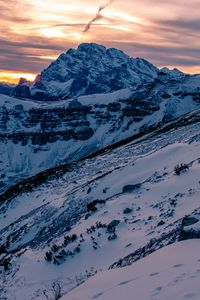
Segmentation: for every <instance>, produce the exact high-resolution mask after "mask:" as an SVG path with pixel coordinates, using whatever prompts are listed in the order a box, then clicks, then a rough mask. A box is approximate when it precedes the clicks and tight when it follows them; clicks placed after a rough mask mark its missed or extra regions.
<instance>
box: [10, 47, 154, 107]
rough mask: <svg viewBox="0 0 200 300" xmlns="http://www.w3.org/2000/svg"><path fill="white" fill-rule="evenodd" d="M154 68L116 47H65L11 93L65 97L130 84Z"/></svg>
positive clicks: (150, 78)
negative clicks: (30, 82)
mask: <svg viewBox="0 0 200 300" xmlns="http://www.w3.org/2000/svg"><path fill="white" fill-rule="evenodd" d="M157 73H158V69H157V68H156V67H155V66H153V65H152V64H150V63H149V62H147V61H146V60H144V59H141V58H130V57H129V56H128V55H126V54H125V53H123V52H122V51H120V50H117V49H114V48H111V49H106V48H105V47H104V46H101V45H97V44H94V43H91V44H81V45H80V46H79V47H78V49H77V50H74V49H69V50H68V51H67V52H66V53H63V54H61V55H60V56H59V57H58V59H57V60H56V61H54V62H53V63H51V64H50V66H49V67H48V68H47V69H45V70H44V71H42V73H41V75H39V76H37V78H36V80H35V82H34V84H32V85H30V86H28V85H26V83H25V84H23V83H22V84H20V85H19V86H18V87H17V88H16V89H15V91H14V95H15V96H20V97H28V98H32V99H36V100H42V101H45V100H56V99H59V98H62V99H67V98H72V97H77V96H80V95H90V94H96V93H109V92H113V91H117V90H120V89H123V88H131V87H134V86H137V85H140V84H142V83H145V82H153V81H154V79H155V78H157Z"/></svg>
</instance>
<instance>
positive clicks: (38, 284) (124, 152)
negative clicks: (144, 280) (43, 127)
mask: <svg viewBox="0 0 200 300" xmlns="http://www.w3.org/2000/svg"><path fill="white" fill-rule="evenodd" d="M193 116H194V119H193V120H194V122H189V119H188V125H187V122H186V123H185V125H184V126H182V127H180V128H178V129H176V123H174V126H172V128H171V130H168V131H167V132H165V131H164V133H160V134H156V133H155V135H152V136H151V135H150V136H149V137H148V136H147V137H146V139H144V140H143V141H141V142H140V143H129V144H127V145H125V146H122V147H120V148H117V149H115V150H113V151H109V152H107V153H105V154H103V155H101V156H98V157H95V158H93V159H88V160H86V161H82V162H79V163H77V164H76V165H75V166H74V168H73V169H72V170H71V171H69V172H67V173H65V174H63V175H62V176H60V177H57V178H55V179H52V180H51V181H48V182H46V183H45V184H43V185H41V186H39V187H37V188H35V189H34V190H33V191H32V192H29V193H23V194H21V195H19V196H17V197H15V198H13V199H9V200H7V201H5V202H4V203H2V204H1V206H0V228H1V230H0V238H1V240H0V244H1V245H4V246H5V248H6V250H4V253H2V254H1V259H3V261H4V268H5V260H6V259H8V262H9V264H8V270H5V269H3V266H1V284H2V286H1V289H0V291H1V298H3V299H4V298H5V299H8V300H11V299H16V300H27V299H32V300H33V299H41V300H45V299H47V297H48V298H49V299H55V296H56V295H58V294H61V295H64V294H65V293H68V292H70V290H71V289H73V288H75V287H76V286H77V285H79V284H80V283H83V282H84V281H86V280H87V279H88V278H89V277H90V276H91V275H93V274H95V273H99V272H101V271H103V272H104V271H106V270H107V269H108V268H109V267H111V268H118V267H120V266H127V265H129V264H133V267H131V268H134V265H135V263H134V261H136V260H137V259H140V258H142V257H143V256H144V255H147V254H148V253H151V252H152V251H154V250H157V249H159V248H160V247H164V246H166V245H168V244H170V243H174V242H177V241H178V240H179V238H180V236H181V235H182V231H183V229H184V228H183V227H184V226H186V225H190V226H191V225H192V224H193V223H196V224H197V223H198V222H199V220H200V203H199V196H200V184H199V180H200V177H199V176H200V163H199V158H200V156H199V147H200V135H199V129H200V123H199V111H198V112H196V113H193ZM183 120H184V118H183ZM180 122H181V120H180ZM181 163H184V164H187V165H188V169H186V170H185V171H184V172H182V173H181V174H180V175H179V176H178V175H176V174H175V173H174V167H175V166H176V165H177V164H181ZM95 199H99V200H104V201H105V203H103V202H102V201H101V202H102V203H101V204H98V205H97V210H96V211H90V212H87V204H88V203H90V202H91V201H93V200H95ZM186 215H187V216H190V219H188V220H187V222H186V221H184V222H183V219H184V218H185V216H186ZM191 220H192V222H191ZM194 220H195V221H194ZM111 222H112V223H111ZM110 223H111V224H114V225H112V226H111V224H110ZM187 223H188V224H187ZM113 226H114V229H113ZM194 226H196V227H197V225H195V224H194ZM196 227H195V228H196ZM186 229H187V227H186ZM195 230H197V229H195ZM72 234H76V236H75V238H72V237H71V236H72ZM55 245H56V246H55ZM181 245H182V246H181ZM184 245H185V246H184ZM194 246H195V247H196V248H197V249H198V250H197V251H198V252H196V250H194V253H193V252H192V251H190V252H189V254H190V256H191V260H190V262H189V259H188V258H187V257H186V258H187V260H186V261H185V262H184V263H183V258H184V255H186V252H183V256H182V257H181V256H180V260H179V259H176V256H174V257H172V256H171V254H170V256H169V260H168V261H169V266H167V268H165V266H166V264H167V263H166V264H165V265H164V267H162V265H158V266H157V265H155V269H153V268H152V267H151V264H152V263H151V261H152V260H151V257H153V261H154V260H155V259H157V257H162V256H163V257H165V258H166V255H165V253H166V252H167V251H169V252H170V251H171V252H173V251H172V249H174V251H178V252H180V251H181V249H182V248H184V247H186V249H187V250H188V251H189V249H191V248H193V247H194ZM173 247H174V248H173ZM181 247H182V248H181ZM190 247H191V248H190ZM170 249H171V250H170ZM5 251H7V252H8V253H7V254H6V253H5ZM48 251H50V252H49V253H50V258H48V261H47V260H45V256H46V253H47V252H48ZM162 251H164V252H162ZM162 251H161V252H158V254H155V255H154V254H153V255H154V256H151V257H149V258H147V260H144V262H145V261H147V263H148V264H149V269H146V271H145V270H144V267H143V266H145V263H144V264H143V263H142V261H141V262H138V263H137V265H136V268H137V266H138V265H139V264H141V271H140V272H141V273H140V274H141V276H144V277H145V276H147V275H150V274H153V273H156V272H160V274H161V278H160V282H159V281H158V283H157V284H156V282H155V278H154V276H155V277H156V275H157V274H154V275H152V276H150V277H149V279H148V280H149V281H148V282H149V285H148V287H149V290H148V289H146V292H147V293H148V292H149V293H150V296H151V295H152V296H151V297H152V299H159V300H160V299H163V300H164V299H166V298H162V297H165V296H166V295H170V294H169V293H172V294H173V295H175V296H176V295H181V296H183V297H190V296H191V297H193V298H194V299H197V295H198V296H199V297H200V294H199V288H198V287H196V279H195V277H194V278H193V277H192V278H190V277H191V276H196V278H197V279H198V277H197V276H199V273H198V266H197V264H198V261H197V253H199V243H198V242H195V241H193V242H192V243H190V242H188V244H187V243H186V244H179V245H175V246H172V248H169V250H167V248H166V249H164V250H162ZM171 252H170V253H171ZM184 253H185V254H184ZM156 255H158V256H156ZM189 263H191V266H190V267H188V268H187V266H188V265H189ZM179 264H183V266H179ZM194 264H195V265H196V269H194V268H193V267H194ZM175 265H177V267H175ZM173 266H174V267H173ZM181 268H182V269H181ZM127 270H129V269H124V271H123V270H122V271H120V269H116V271H114V273H111V274H118V273H117V272H118V271H119V277H117V276H118V275H113V276H114V277H112V276H111V277H110V280H111V281H109V282H108V285H107V286H108V288H109V287H110V286H111V287H112V286H113V282H114V285H115V278H119V282H118V280H117V279H116V284H118V283H121V282H124V281H126V278H128V279H127V280H132V279H134V278H135V276H134V274H135V273H133V276H130V272H129V271H127ZM126 272H128V273H127V277H126ZM133 272H134V271H133ZM99 274H100V275H99V276H100V277H99V278H103V277H104V275H103V274H104V273H102V275H101V273H99ZM106 274H107V273H106ZM122 274H124V275H122ZM101 276H102V277H101ZM105 276H107V275H105ZM115 276H116V277H115ZM170 276H172V277H170ZM151 278H152V279H151ZM157 278H158V276H157ZM165 279H166V280H165ZM186 279H187V280H186ZM137 280H138V283H140V282H141V281H139V280H140V279H137ZM179 281H180V286H181V287H182V285H183V283H184V282H185V284H184V290H183V294H178V293H179ZM94 282H96V283H95V286H96V285H98V283H97V282H98V278H97V279H95V277H94ZM186 282H188V283H191V285H192V287H193V285H194V291H193V294H192V292H191V288H190V287H189V286H187V285H186ZM88 284H90V283H88ZM100 284H101V283H100ZM168 284H169V285H170V286H169V287H167V285H168ZM173 284H174V287H173ZM124 285H125V283H124ZM124 285H123V284H121V285H120V286H121V287H122V292H123V291H124V288H125V286H124ZM95 286H94V289H93V290H92V291H91V292H92V293H91V294H89V296H91V297H94V296H95V295H96V293H97V294H98V293H100V292H104V293H105V294H104V295H102V296H101V295H99V297H104V296H105V298H102V299H106V300H107V299H109V298H107V297H106V292H107V289H106V287H105V288H104V289H103V288H101V286H100V289H98V288H97V289H96V287H95ZM128 286H130V289H132V283H130V285H128V284H127V287H128ZM88 287H89V285H88ZM142 287H145V286H144V285H142ZM160 287H162V288H160ZM175 287H177V288H175ZM80 288H81V286H80ZM156 288H158V289H157V290H155V289H156ZM77 291H78V290H77ZM79 291H80V290H79ZM93 291H94V293H93ZM116 291H117V290H116V289H114V290H113V292H114V293H115V292H116ZM86 292H87V291H85V293H86ZM110 292H112V290H111V291H110ZM144 292H145V290H144ZM75 293H76V291H75ZM77 293H78V292H77ZM153 293H155V295H154V296H153ZM156 293H161V294H160V295H161V297H159V294H158V295H156ZM72 295H73V294H72ZM85 295H86V296H87V294H85ZM139 295H140V294H139ZM195 297H196V298H195ZM65 298H66V299H68V295H67V296H66V297H65ZM137 298H138V299H140V297H137ZM174 298H175V297H174ZM69 299H70V298H69ZM79 299H80V300H83V299H82V298H77V299H76V300H79ZM86 299H87V298H86ZM89 299H90V298H89ZM94 299H95V298H94ZM100 299H101V298H100ZM141 299H142V298H141ZM147 299H148V298H147ZM150 299H151V298H150ZM169 299H170V298H169ZM171 299H173V297H172V298H171ZM180 299H182V298H180ZM183 299H187V298H183ZM145 300H146V299H145Z"/></svg>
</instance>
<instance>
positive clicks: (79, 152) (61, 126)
mask: <svg viewBox="0 0 200 300" xmlns="http://www.w3.org/2000/svg"><path fill="white" fill-rule="evenodd" d="M83 82H84V83H83ZM27 91H28V92H27ZM97 92H99V94H96V93H97ZM91 93H93V94H92V95H87V94H91ZM82 94H83V95H82ZM14 95H15V97H8V96H4V95H0V192H3V191H5V190H6V189H7V188H8V187H10V186H11V185H13V184H15V183H18V182H20V181H21V180H23V179H25V178H27V177H29V176H32V175H35V174H37V173H38V172H40V171H44V170H45V169H49V168H52V167H55V166H59V165H60V164H63V163H66V162H71V161H77V160H79V159H80V158H83V157H86V156H88V155H90V154H91V153H94V152H96V151H98V150H100V149H102V148H104V147H107V146H109V145H112V144H114V143H116V142H119V141H121V140H123V139H126V138H129V137H133V136H135V135H136V134H138V133H141V134H142V132H145V131H147V130H149V129H150V128H152V127H154V128H155V127H156V126H158V125H159V124H160V123H163V122H164V123H165V122H168V121H170V120H172V119H175V118H177V117H179V116H181V115H183V114H186V113H188V112H190V111H193V110H195V109H197V108H198V107H199V103H200V76H195V75H194V76H189V75H186V74H184V73H182V72H180V71H179V70H177V69H174V70H172V71H170V70H169V69H167V68H164V69H161V70H158V69H157V68H156V67H154V66H153V65H152V64H150V63H148V62H147V61H145V60H143V59H138V58H137V59H135V58H130V57H128V56H127V55H126V54H124V53H123V52H121V51H119V50H117V49H106V48H105V47H103V46H100V45H96V44H81V45H80V46H79V47H78V49H77V50H73V49H70V50H68V51H67V53H64V54H62V55H61V56H60V57H59V58H58V59H57V60H56V61H55V62H53V63H52V64H51V65H50V66H49V67H48V68H47V69H46V70H44V71H43V72H42V73H41V75H38V76H37V78H36V80H35V82H34V83H30V82H27V81H26V80H20V84H19V85H18V86H17V87H16V88H15V89H14ZM79 95H82V96H79ZM17 96H18V97H20V98H17ZM69 97H72V98H71V99H68V98H69ZM22 98H23V99H22ZM63 98H64V99H63ZM65 98H66V99H65ZM34 99H38V100H34ZM50 99H51V100H52V99H53V100H55V99H56V100H57V101H49V100H50ZM58 100H59V101H58Z"/></svg>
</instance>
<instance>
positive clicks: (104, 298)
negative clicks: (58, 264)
mask: <svg viewBox="0 0 200 300" xmlns="http://www.w3.org/2000/svg"><path fill="white" fill-rule="evenodd" d="M199 282H200V240H190V241H183V242H179V243H176V244H174V245H170V246H168V247H166V248H164V249H161V250H158V251H157V252H155V253H153V254H151V255H149V256H148V257H146V258H144V259H142V260H140V261H138V262H136V263H135V264H134V265H133V266H131V267H126V268H123V269H120V270H118V269H117V270H112V271H107V272H102V273H100V274H99V275H96V276H94V277H92V278H91V279H90V280H88V281H87V282H86V283H85V284H83V285H81V286H79V287H78V288H77V289H75V290H74V291H72V292H71V293H69V294H68V295H67V296H64V297H63V298H61V300H90V299H99V300H113V299H115V300H121V299H122V298H123V299H126V300H132V299H134V298H136V299H140V300H147V299H148V300H150V299H159V300H169V299H177V300H183V299H195V300H198V299H199V298H200V286H199Z"/></svg>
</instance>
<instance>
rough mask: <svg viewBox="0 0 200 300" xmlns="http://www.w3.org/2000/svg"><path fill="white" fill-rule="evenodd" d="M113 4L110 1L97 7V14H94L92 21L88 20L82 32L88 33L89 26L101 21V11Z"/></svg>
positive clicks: (112, 0)
mask: <svg viewBox="0 0 200 300" xmlns="http://www.w3.org/2000/svg"><path fill="white" fill-rule="evenodd" d="M113 2H114V0H110V1H108V2H107V3H106V4H104V5H101V6H99V9H98V11H97V13H96V16H95V17H94V18H93V19H92V20H90V21H89V22H88V24H87V25H86V26H85V28H84V30H83V32H88V31H89V30H90V28H91V26H92V25H93V24H94V23H95V22H96V21H99V20H101V19H103V16H102V11H103V10H104V9H105V8H106V7H108V6H110V5H111V4H112V3H113Z"/></svg>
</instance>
